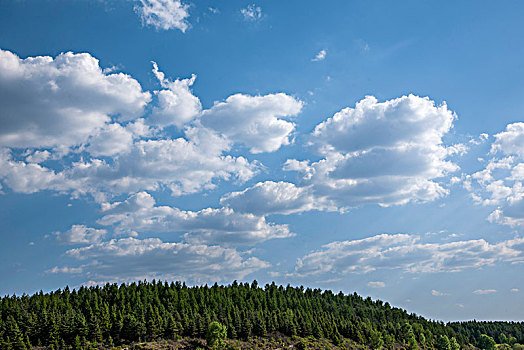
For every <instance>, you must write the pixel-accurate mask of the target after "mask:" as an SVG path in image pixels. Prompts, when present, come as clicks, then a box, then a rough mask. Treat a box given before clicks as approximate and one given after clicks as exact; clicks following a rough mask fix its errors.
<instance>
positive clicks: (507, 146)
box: [491, 122, 524, 158]
mask: <svg viewBox="0 0 524 350" xmlns="http://www.w3.org/2000/svg"><path fill="white" fill-rule="evenodd" d="M494 136H495V142H494V143H493V145H492V146H491V152H493V153H495V152H502V153H504V154H517V155H519V156H520V157H523V158H524V123H522V122H520V123H513V124H508V125H507V126H506V130H505V131H503V132H501V133H498V134H496V135H494Z"/></svg>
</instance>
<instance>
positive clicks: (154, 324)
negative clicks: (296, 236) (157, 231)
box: [0, 281, 524, 350]
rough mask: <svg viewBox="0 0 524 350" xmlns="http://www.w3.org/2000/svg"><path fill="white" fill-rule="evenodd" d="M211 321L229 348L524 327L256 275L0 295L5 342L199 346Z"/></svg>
mask: <svg viewBox="0 0 524 350" xmlns="http://www.w3.org/2000/svg"><path fill="white" fill-rule="evenodd" d="M213 321H218V322H219V323H221V324H222V325H225V326H226V327H227V338H228V339H229V340H230V341H229V345H228V347H230V348H235V347H241V348H247V347H249V346H248V345H247V344H249V343H250V342H251V343H253V342H255V344H256V343H257V342H261V341H262V340H261V339H265V340H264V341H263V342H267V344H270V343H273V344H274V345H275V346H276V347H275V348H278V347H279V346H283V345H284V344H286V346H289V345H295V347H307V345H308V344H309V347H310V348H315V347H320V346H322V348H325V347H329V346H328V345H327V344H331V345H330V346H333V347H334V346H337V347H338V348H355V347H362V348H381V347H385V348H400V347H409V348H410V349H416V348H424V349H433V348H439V349H441V348H444V349H456V348H457V347H458V346H460V347H472V346H476V347H481V348H490V347H491V346H492V345H494V344H491V343H490V344H487V343H486V342H485V340H486V338H487V337H486V336H485V335H487V336H489V337H492V338H494V339H495V340H496V341H497V342H498V343H505V344H506V345H502V347H507V348H509V347H510V346H514V347H518V346H519V345H518V344H517V343H522V342H523V341H524V324H523V323H515V322H463V323H448V324H444V323H443V322H434V321H429V320H426V319H424V318H423V317H419V316H417V315H415V314H408V313H407V312H406V311H405V310H402V309H399V308H395V307H391V306H390V305H389V303H387V302H386V303H384V302H382V301H380V300H376V301H373V300H371V298H369V297H368V298H366V299H364V298H362V297H361V296H359V295H357V294H356V293H354V294H349V295H344V294H343V293H338V294H334V293H332V292H331V291H329V290H326V291H322V290H320V289H305V288H303V287H290V286H287V287H283V286H277V285H275V284H274V283H273V284H267V285H266V286H264V287H263V288H261V287H260V286H258V284H257V282H256V281H254V282H253V283H251V284H248V283H243V284H242V283H241V284H238V283H237V282H236V281H235V282H233V284H231V285H228V286H220V285H217V284H215V285H213V286H212V287H209V286H207V285H206V286H197V287H188V286H186V285H185V284H183V283H180V282H175V283H167V282H155V281H153V282H151V283H149V282H138V283H131V284H122V285H117V284H107V285H105V286H103V287H89V288H87V287H81V288H80V289H78V290H70V289H69V288H68V287H66V288H65V289H63V290H60V289H59V290H57V291H55V292H51V293H43V292H40V293H38V294H35V295H32V296H27V295H23V296H21V297H19V296H7V297H4V298H1V299H0V346H1V349H2V350H4V349H5V350H7V349H26V348H30V347H36V346H38V347H48V348H51V349H69V348H71V349H75V350H76V349H85V348H98V347H114V346H119V345H123V344H133V343H134V344H136V343H138V342H158V341H159V340H163V341H164V342H163V343H162V342H159V343H158V344H160V343H162V344H164V345H165V346H167V345H166V344H171V347H175V344H179V345H180V344H182V343H184V342H185V344H186V345H184V346H182V345H180V347H186V348H196V347H198V346H199V345H198V344H200V343H199V342H203V340H199V339H203V338H205V337H206V334H207V333H208V326H209V325H210V324H211V323H212V322H213ZM483 334H485V335H483ZM444 336H445V337H444ZM255 337H256V338H255ZM191 339H193V341H191ZM168 340H169V342H167V341H168ZM275 342H276V343H275ZM279 342H280V343H279ZM234 344H236V345H234ZM242 344H244V345H242ZM313 344H317V345H313ZM320 344H323V345H320ZM177 346H178V345H177ZM202 346H205V342H204V343H202ZM257 346H258V345H257ZM261 346H262V345H261ZM499 347H500V346H499ZM261 348H270V346H269V345H266V346H262V347H261Z"/></svg>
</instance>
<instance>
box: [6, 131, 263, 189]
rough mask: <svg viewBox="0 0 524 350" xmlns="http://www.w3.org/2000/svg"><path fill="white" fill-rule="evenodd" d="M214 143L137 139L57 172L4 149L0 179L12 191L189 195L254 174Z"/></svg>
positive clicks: (250, 165)
mask: <svg viewBox="0 0 524 350" xmlns="http://www.w3.org/2000/svg"><path fill="white" fill-rule="evenodd" d="M218 143H219V140H218V139H217V143H213V139H212V138H208V139H206V141H203V142H200V141H199V140H198V139H197V140H196V141H195V142H192V141H188V140H186V139H184V138H178V139H174V140H170V139H167V140H141V141H137V142H135V143H134V144H133V145H132V146H131V148H130V149H129V150H127V152H126V153H124V154H120V155H119V156H118V157H116V158H113V159H111V160H108V161H106V160H103V159H97V158H91V159H88V160H81V161H78V162H73V163H72V164H71V166H67V167H66V168H65V169H63V170H62V171H60V172H55V171H53V170H51V169H48V168H45V167H42V166H40V165H38V164H27V163H25V162H21V161H15V160H13V159H12V156H11V154H10V152H9V151H3V152H0V163H1V164H2V165H3V166H2V168H1V169H0V177H1V178H3V179H4V182H5V183H6V184H7V185H8V186H9V187H11V188H12V189H13V190H14V191H17V192H23V193H32V192H37V191H41V190H55V191H61V192H72V193H76V194H85V193H90V194H92V195H93V196H94V197H95V198H100V199H104V198H105V197H107V196H108V195H109V196H112V195H114V194H120V193H134V192H137V191H141V190H159V189H164V188H165V189H169V190H170V191H171V192H172V193H173V194H174V195H180V194H185V193H194V192H197V191H200V190H202V189H211V188H214V187H215V186H216V185H215V183H214V181H215V180H218V179H222V180H229V179H232V178H235V179H237V180H238V181H241V182H243V181H246V180H248V179H250V178H251V177H252V176H253V175H254V174H255V173H256V172H257V170H258V167H257V165H256V164H254V163H249V162H248V161H247V160H246V159H245V158H243V157H232V156H229V155H227V156H226V155H222V150H221V149H220V148H221V147H218V146H217V144H218ZM103 149H106V148H101V149H99V150H97V151H98V152H101V150H103ZM108 149H109V148H108Z"/></svg>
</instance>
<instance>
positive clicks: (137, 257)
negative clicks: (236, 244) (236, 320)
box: [66, 238, 270, 283]
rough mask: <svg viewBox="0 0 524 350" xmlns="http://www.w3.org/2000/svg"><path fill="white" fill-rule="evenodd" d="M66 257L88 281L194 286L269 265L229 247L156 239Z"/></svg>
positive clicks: (130, 241) (96, 245) (110, 244)
mask: <svg viewBox="0 0 524 350" xmlns="http://www.w3.org/2000/svg"><path fill="white" fill-rule="evenodd" d="M66 255H67V256H69V257H72V258H75V259H77V260H79V261H83V262H84V263H85V264H84V265H83V266H86V268H85V269H84V270H88V273H86V276H87V277H88V278H89V279H98V280H107V281H115V280H116V281H122V280H139V279H143V278H148V279H153V278H157V279H178V280H186V281H192V282H195V283H204V282H215V281H216V282H220V281H231V280H234V279H242V278H244V277H245V276H247V275H249V274H251V273H253V272H255V271H258V270H260V269H264V268H267V267H269V266H270V265H269V263H267V262H265V261H263V260H260V259H258V258H256V257H243V256H242V254H241V253H240V252H238V251H237V250H234V249H230V248H223V247H219V246H208V245H202V244H188V243H170V242H163V241H161V240H160V239H158V238H148V239H143V240H140V239H135V238H122V239H119V240H116V239H113V240H110V241H106V242H99V243H94V244H91V245H89V246H86V247H82V248H75V249H70V250H68V251H67V252H66Z"/></svg>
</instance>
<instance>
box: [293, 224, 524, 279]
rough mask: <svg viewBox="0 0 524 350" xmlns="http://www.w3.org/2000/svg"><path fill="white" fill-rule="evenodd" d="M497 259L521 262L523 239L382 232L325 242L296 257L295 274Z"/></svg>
mask: <svg viewBox="0 0 524 350" xmlns="http://www.w3.org/2000/svg"><path fill="white" fill-rule="evenodd" d="M496 262H511V263H515V262H524V239H522V238H515V239H512V240H508V241H502V242H500V243H496V244H491V243H488V242H486V241H485V240H483V239H478V240H469V241H457V242H450V243H421V242H420V240H419V237H418V236H412V235H407V234H395V235H388V234H382V235H377V236H372V237H369V238H364V239H359V240H352V241H342V242H333V243H329V244H326V245H324V246H323V247H322V249H320V250H318V251H314V252H311V253H309V254H307V255H305V256H304V257H302V258H300V259H298V260H297V264H296V267H295V274H296V275H298V276H308V275H315V274H322V273H330V274H336V275H344V274H348V273H367V272H370V271H374V270H387V269H399V270H402V271H404V272H409V273H432V272H457V271H462V270H464V269H468V268H481V267H483V266H489V265H493V264H494V263H496Z"/></svg>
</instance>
